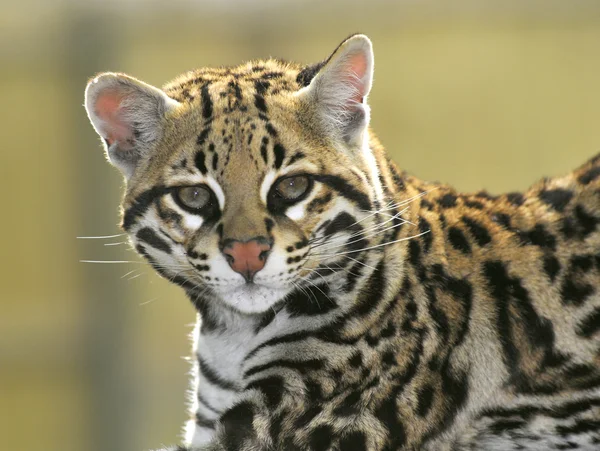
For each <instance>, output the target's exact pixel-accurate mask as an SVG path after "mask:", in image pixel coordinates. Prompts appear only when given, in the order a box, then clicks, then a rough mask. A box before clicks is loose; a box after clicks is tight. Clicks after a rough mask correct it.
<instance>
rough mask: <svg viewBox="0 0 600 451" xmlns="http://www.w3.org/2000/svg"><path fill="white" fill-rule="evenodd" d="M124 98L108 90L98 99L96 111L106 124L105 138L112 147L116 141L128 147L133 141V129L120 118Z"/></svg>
mask: <svg viewBox="0 0 600 451" xmlns="http://www.w3.org/2000/svg"><path fill="white" fill-rule="evenodd" d="M122 100H123V96H122V95H119V93H117V92H116V91H111V90H106V91H104V92H102V93H101V94H99V95H98V97H97V98H96V105H95V106H94V111H95V112H96V114H97V115H98V117H99V118H100V119H101V120H102V122H103V123H104V130H103V132H104V135H105V136H104V138H105V139H106V140H107V141H108V144H109V145H111V144H113V143H114V142H115V141H117V142H119V143H121V144H122V145H127V144H128V143H130V142H131V141H132V139H133V133H132V130H131V127H129V126H128V125H127V123H126V122H125V121H123V120H122V119H121V118H120V117H119V108H120V106H121V101H122Z"/></svg>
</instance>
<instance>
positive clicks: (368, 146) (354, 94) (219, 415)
mask: <svg viewBox="0 0 600 451" xmlns="http://www.w3.org/2000/svg"><path fill="white" fill-rule="evenodd" d="M372 67H373V58H372V50H371V44H370V41H369V40H368V39H367V38H366V37H365V36H362V35H355V36H352V37H350V38H348V39H347V40H346V41H344V42H343V43H342V44H341V45H340V46H339V47H338V48H337V49H336V51H335V52H334V53H333V54H332V55H331V56H330V57H329V58H328V59H327V60H325V61H324V62H323V63H319V64H316V65H313V66H301V65H297V64H292V63H286V62H282V61H278V60H266V61H254V62H250V63H247V64H243V65H241V66H239V67H234V68H219V69H200V70H197V71H193V72H189V73H187V74H184V75H182V76H180V77H179V78H177V79H176V80H175V81H173V82H171V83H169V84H168V85H166V86H165V87H164V89H162V90H159V89H157V88H153V87H151V86H149V85H146V84H143V83H142V82H139V81H137V80H135V79H133V78H131V77H128V76H126V75H122V74H111V73H108V74H101V75H99V76H98V77H97V78H95V79H94V80H92V81H91V82H90V84H89V86H88V89H87V91H86V107H87V110H88V114H89V116H90V119H91V120H92V123H93V125H94V127H95V128H96V130H97V131H98V133H99V134H100V135H101V137H102V138H103V142H104V144H105V148H106V151H107V154H108V157H109V159H110V160H111V162H112V163H113V164H114V165H115V166H117V167H118V168H119V169H121V171H122V172H123V174H124V175H125V177H126V179H127V189H126V193H125V197H124V200H123V204H122V208H123V222H122V226H123V228H124V230H125V231H126V232H128V233H129V235H130V237H131V241H132V243H133V244H134V246H135V248H136V249H137V250H138V252H139V253H140V254H141V255H143V256H144V257H145V258H146V259H147V260H148V261H149V262H150V264H151V265H153V266H154V268H155V269H156V270H157V271H158V272H159V273H160V274H162V275H163V276H164V277H166V278H167V279H169V280H170V281H172V282H174V283H176V284H178V285H180V286H181V287H182V288H183V289H184V290H185V291H186V292H187V294H188V296H189V298H190V300H191V301H192V303H193V304H194V306H195V307H196V308H197V310H198V312H199V320H198V325H197V328H196V332H195V348H194V350H195V351H194V352H195V355H196V357H197V361H196V365H195V378H194V396H193V398H194V399H193V401H192V408H191V410H192V419H191V420H190V422H189V424H188V426H187V429H186V430H187V432H186V444H185V446H183V447H177V448H172V449H173V450H180V451H184V450H185V451H189V450H232V451H233V450H236V451H246V450H247V451H250V450H313V451H321V450H323V451H324V450H343V451H359V450H378V451H384V450H385V451H391V450H436V451H438V450H440V451H443V450H512V449H515V450H516V449H528V450H550V449H582V450H593V449H600V291H599V290H600V155H599V156H597V157H595V158H594V159H592V160H591V161H589V162H588V163H586V164H585V165H584V166H582V167H581V168H579V169H577V170H576V171H574V172H572V173H570V174H569V175H566V176H564V177H559V178H555V179H546V180H544V181H542V182H540V183H538V184H536V185H534V186H533V187H532V188H531V189H529V190H528V191H526V192H525V193H509V194H504V195H500V196H492V195H490V194H487V193H485V192H479V193H476V194H461V193H457V192H456V191H455V190H453V189H452V188H451V187H448V186H445V185H440V184H429V183H425V182H423V181H421V180H418V179H416V178H414V177H412V176H409V175H406V174H405V173H402V172H399V171H398V169H397V168H396V166H395V165H394V163H392V162H391V161H390V160H389V158H388V157H387V156H386V155H385V153H384V151H383V149H382V147H381V146H380V145H379V143H378V142H377V139H376V138H375V136H374V135H373V133H372V132H370V131H369V129H368V122H369V109H368V106H367V101H366V99H367V95H368V93H369V89H370V86H371V78H372ZM297 174H300V175H302V176H307V177H310V180H311V183H312V185H311V189H310V190H309V191H308V192H307V193H306V194H305V197H304V198H302V199H301V200H298V202H297V203H295V204H293V205H289V204H285V203H282V202H281V199H279V200H278V198H277V197H273V196H275V194H276V193H275V194H273V193H274V191H273V190H274V186H276V185H277V183H278V181H280V180H282V177H286V176H290V175H297ZM196 185H202V186H204V187H206V189H208V190H209V191H210V193H211V194H210V196H211V198H210V199H211V200H210V205H209V206H207V207H206V209H205V210H202V212H195V211H189V209H187V207H185V205H182V204H181V201H178V197H177V193H178V189H179V187H181V186H196ZM256 237H260V239H261V240H263V241H261V242H264V243H269V246H270V250H269V254H268V257H265V258H266V261H265V265H264V268H263V269H261V270H260V271H259V272H258V273H256V275H255V276H254V279H253V282H252V283H248V282H247V281H246V279H244V277H242V276H241V275H240V274H238V273H236V272H235V271H233V270H232V267H230V265H229V264H228V261H227V258H226V255H225V254H224V253H223V248H224V243H226V242H228V241H227V240H232V241H235V242H248V240H252V239H255V238H256Z"/></svg>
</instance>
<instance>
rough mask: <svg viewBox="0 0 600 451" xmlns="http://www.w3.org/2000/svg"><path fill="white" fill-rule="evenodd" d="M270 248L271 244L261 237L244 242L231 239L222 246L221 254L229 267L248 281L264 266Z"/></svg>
mask: <svg viewBox="0 0 600 451" xmlns="http://www.w3.org/2000/svg"><path fill="white" fill-rule="evenodd" d="M270 250H271V246H270V245H269V244H267V242H266V240H264V239H262V238H261V239H253V240H250V241H246V242H242V241H238V240H233V241H230V242H229V244H227V245H226V246H225V247H224V248H223V254H225V258H226V259H227V261H228V262H229V266H231V269H233V270H234V271H235V272H237V273H240V274H241V275H242V276H244V278H245V279H246V281H247V282H250V281H252V278H253V277H254V274H256V273H257V272H258V271H260V270H261V269H263V268H264V267H265V263H266V262H267V254H268V252H269V251H270Z"/></svg>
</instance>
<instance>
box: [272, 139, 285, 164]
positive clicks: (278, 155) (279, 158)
mask: <svg viewBox="0 0 600 451" xmlns="http://www.w3.org/2000/svg"><path fill="white" fill-rule="evenodd" d="M273 153H274V154H275V169H279V168H280V167H281V165H282V164H283V159H284V158H285V148H284V147H283V146H282V145H281V144H279V143H277V144H275V145H274V146H273Z"/></svg>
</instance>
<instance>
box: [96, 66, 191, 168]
mask: <svg viewBox="0 0 600 451" xmlns="http://www.w3.org/2000/svg"><path fill="white" fill-rule="evenodd" d="M107 90H108V91H113V92H115V93H117V94H118V95H119V96H120V97H121V98H122V101H121V103H120V105H119V109H118V120H119V125H122V126H125V127H126V128H128V129H130V131H131V136H133V124H135V125H136V130H137V131H138V132H139V141H141V143H139V145H141V146H142V147H143V146H147V145H149V144H150V143H153V142H155V141H156V140H158V139H159V138H160V137H161V133H162V127H161V121H162V120H163V118H164V116H165V115H166V113H167V112H168V111H171V110H173V109H174V108H176V107H177V106H178V105H179V102H177V101H176V100H174V99H172V98H170V97H169V96H167V95H166V94H165V93H164V92H163V91H162V90H160V89H158V88H155V87H154V86H151V85H149V84H147V83H144V82H142V81H139V80H136V79H135V78H133V77H130V76H128V75H124V74H118V73H112V72H107V73H104V74H101V75H99V76H97V77H96V78H94V79H93V80H92V81H90V82H89V83H88V85H87V87H86V90H85V109H86V111H87V114H88V117H89V119H90V122H91V123H92V125H93V127H94V129H95V130H96V132H97V133H98V134H99V135H100V136H101V137H102V138H104V139H106V138H107V137H108V136H109V134H110V131H111V127H114V124H111V123H110V122H107V121H105V120H104V119H103V118H102V117H101V116H100V115H99V114H98V112H97V111H96V102H97V101H98V98H99V97H100V96H101V95H102V93H105V92H106V91H107ZM104 144H105V145H106V143H104ZM119 144H121V146H125V145H126V143H118V142H115V143H113V144H112V145H111V146H110V147H109V148H107V149H106V153H107V156H108V159H109V161H110V162H111V163H112V164H113V165H115V166H116V167H118V168H119V169H120V170H121V171H122V172H123V174H124V175H125V177H126V178H130V177H131V176H132V175H133V170H134V169H135V168H134V167H133V166H131V165H124V164H119V162H118V161H117V158H115V155H114V152H118V150H117V149H118V146H119ZM136 144H138V143H136ZM136 150H137V151H143V150H144V149H136Z"/></svg>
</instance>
